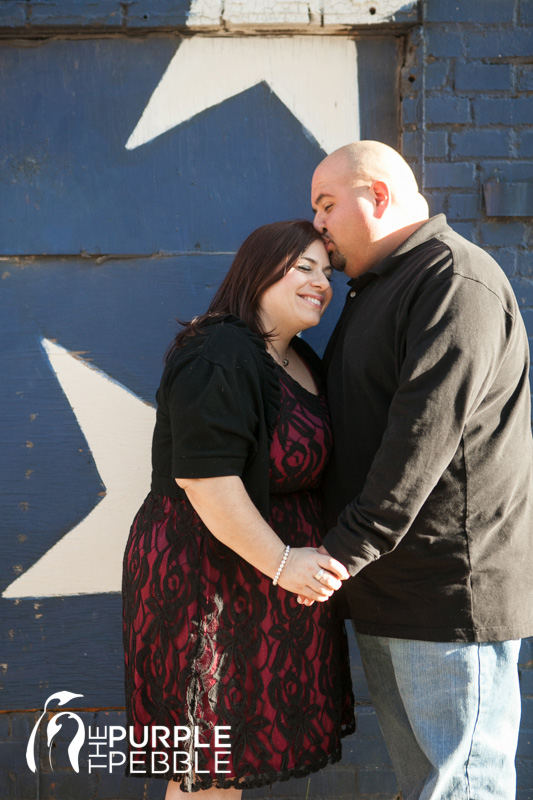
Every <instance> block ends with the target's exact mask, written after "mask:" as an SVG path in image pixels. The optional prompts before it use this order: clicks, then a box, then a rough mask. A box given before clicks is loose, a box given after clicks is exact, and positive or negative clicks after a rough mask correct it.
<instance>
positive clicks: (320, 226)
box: [313, 211, 326, 233]
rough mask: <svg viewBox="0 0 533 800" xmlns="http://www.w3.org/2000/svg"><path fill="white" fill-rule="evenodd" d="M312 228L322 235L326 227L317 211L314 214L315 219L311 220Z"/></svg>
mask: <svg viewBox="0 0 533 800" xmlns="http://www.w3.org/2000/svg"><path fill="white" fill-rule="evenodd" d="M313 227H314V229H315V230H316V231H318V232H319V233H324V231H325V230H326V226H325V225H324V221H323V219H322V213H321V212H320V211H317V212H316V214H315V218H314V220H313Z"/></svg>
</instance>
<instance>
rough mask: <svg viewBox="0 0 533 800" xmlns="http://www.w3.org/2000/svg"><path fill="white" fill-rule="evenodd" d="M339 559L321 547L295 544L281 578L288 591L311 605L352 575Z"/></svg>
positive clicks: (303, 603) (299, 600) (328, 595)
mask: <svg viewBox="0 0 533 800" xmlns="http://www.w3.org/2000/svg"><path fill="white" fill-rule="evenodd" d="M349 577H350V576H349V574H348V571H347V569H346V567H344V566H343V565H342V564H341V563H340V561H337V560H336V559H335V558H332V556H330V555H329V554H328V552H327V550H326V549H325V548H324V547H322V545H321V546H320V547H319V548H313V547H296V548H294V549H292V550H291V551H290V553H289V557H288V559H287V563H286V565H285V568H284V570H283V572H282V573H281V577H280V579H279V581H278V583H279V585H280V586H282V587H283V588H284V589H286V590H287V591H289V592H294V593H295V594H297V595H298V602H299V603H301V604H302V605H306V606H311V605H313V603H314V602H315V601H316V602H319V603H323V602H325V601H326V600H329V598H330V597H331V596H332V594H333V593H334V592H336V591H337V589H340V587H341V586H342V581H345V580H347V579H348V578H349Z"/></svg>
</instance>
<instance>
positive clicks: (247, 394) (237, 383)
mask: <svg viewBox="0 0 533 800" xmlns="http://www.w3.org/2000/svg"><path fill="white" fill-rule="evenodd" d="M225 360H227V363H221V362H224V361H225ZM258 392H259V393H260V388H259V384H258V377H257V368H256V367H255V368H254V359H253V358H250V357H246V354H244V355H243V354H242V353H239V352H238V351H237V352H235V351H233V352H229V353H227V359H223V358H217V359H213V358H210V357H209V356H208V355H207V354H206V353H205V351H203V352H202V353H200V354H196V355H195V357H194V358H192V359H189V360H187V363H184V364H181V365H180V364H179V362H178V363H177V364H176V365H175V366H174V367H173V369H172V370H171V371H170V374H169V375H168V378H167V381H166V382H165V390H164V395H165V399H166V403H167V412H168V415H169V418H170V427H171V435H172V477H173V478H208V477H220V476H224V475H238V476H240V477H242V475H243V471H244V469H245V465H246V462H247V460H248V459H249V457H250V456H251V455H252V454H253V453H254V452H255V451H256V450H257V426H258V411H259V409H258V399H257V398H258Z"/></svg>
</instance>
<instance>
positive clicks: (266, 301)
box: [259, 240, 333, 337]
mask: <svg viewBox="0 0 533 800" xmlns="http://www.w3.org/2000/svg"><path fill="white" fill-rule="evenodd" d="M332 271H333V270H332V267H331V264H330V263H329V257H328V254H327V251H326V248H325V247H324V245H323V244H322V242H321V241H318V240H317V241H315V242H313V243H312V244H310V245H309V247H308V248H307V249H306V250H304V252H303V253H302V254H301V255H300V256H299V257H298V258H297V260H296V262H295V263H294V265H293V266H292V267H291V268H290V269H288V270H287V272H286V273H285V275H284V276H283V278H281V279H280V280H279V281H277V282H276V283H274V284H273V285H272V286H269V288H268V289H267V290H266V291H265V292H264V293H263V295H262V297H261V300H260V303H259V307H260V314H261V321H262V324H263V329H264V330H265V331H266V332H269V331H274V330H275V331H277V333H278V334H279V335H281V336H284V335H290V336H291V337H292V336H294V335H295V334H296V333H298V332H299V331H303V330H306V328H312V327H313V326H314V325H318V323H319V322H320V319H321V317H322V314H323V313H324V311H325V310H326V308H327V306H328V305H329V302H330V300H331V297H332V289H331V285H330V280H331V273H332Z"/></svg>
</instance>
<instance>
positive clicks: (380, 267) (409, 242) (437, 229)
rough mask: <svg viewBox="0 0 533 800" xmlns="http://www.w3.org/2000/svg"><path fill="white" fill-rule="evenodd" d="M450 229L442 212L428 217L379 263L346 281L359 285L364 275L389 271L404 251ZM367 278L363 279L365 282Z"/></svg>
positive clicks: (378, 274)
mask: <svg viewBox="0 0 533 800" xmlns="http://www.w3.org/2000/svg"><path fill="white" fill-rule="evenodd" d="M449 230H450V227H449V225H448V224H447V222H446V216H445V215H444V214H437V215H436V216H434V217H430V219H428V220H427V222H424V223H423V225H421V226H420V227H419V228H418V229H417V230H416V231H415V232H414V233H412V234H411V236H409V237H408V238H407V239H406V240H405V242H402V244H401V245H400V246H399V247H397V248H396V250H394V252H392V253H391V254H390V255H388V256H387V257H386V258H384V259H383V261H380V262H379V264H376V266H375V267H371V268H370V269H369V270H367V272H364V273H363V274H362V275H360V276H359V277H357V278H352V279H351V280H350V281H348V283H349V285H350V286H355V284H356V283H357V284H358V285H359V286H360V285H361V284H360V283H359V281H361V280H362V279H363V278H365V276H366V275H374V276H381V275H386V274H387V272H390V270H391V269H393V267H395V266H396V263H397V262H398V260H399V259H400V258H401V257H402V256H405V255H406V253H409V252H410V251H411V250H414V249H415V247H418V246H419V245H421V244H424V242H428V241H429V240H430V239H434V238H435V237H436V236H439V235H440V234H442V233H445V232H447V231H449ZM367 281H368V278H367V279H366V280H365V281H364V283H366V282H367Z"/></svg>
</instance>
